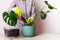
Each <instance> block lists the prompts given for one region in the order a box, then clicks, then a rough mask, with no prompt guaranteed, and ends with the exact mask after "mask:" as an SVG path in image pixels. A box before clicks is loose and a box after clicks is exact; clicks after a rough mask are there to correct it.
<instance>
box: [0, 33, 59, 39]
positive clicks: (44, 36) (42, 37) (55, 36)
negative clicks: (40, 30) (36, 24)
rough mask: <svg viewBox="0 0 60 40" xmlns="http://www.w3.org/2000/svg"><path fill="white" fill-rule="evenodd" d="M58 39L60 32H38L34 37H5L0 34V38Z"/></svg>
mask: <svg viewBox="0 0 60 40" xmlns="http://www.w3.org/2000/svg"><path fill="white" fill-rule="evenodd" d="M11 38H12V40H60V34H47V33H46V34H40V35H38V36H35V37H20V36H19V37H6V36H5V35H2V34H1V35H0V40H11Z"/></svg>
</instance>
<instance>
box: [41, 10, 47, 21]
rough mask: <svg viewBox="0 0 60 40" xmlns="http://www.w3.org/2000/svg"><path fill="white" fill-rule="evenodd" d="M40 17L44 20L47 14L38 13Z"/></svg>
mask: <svg viewBox="0 0 60 40" xmlns="http://www.w3.org/2000/svg"><path fill="white" fill-rule="evenodd" d="M40 17H41V19H42V20H44V19H46V17H47V14H46V13H45V12H44V11H41V12H40Z"/></svg>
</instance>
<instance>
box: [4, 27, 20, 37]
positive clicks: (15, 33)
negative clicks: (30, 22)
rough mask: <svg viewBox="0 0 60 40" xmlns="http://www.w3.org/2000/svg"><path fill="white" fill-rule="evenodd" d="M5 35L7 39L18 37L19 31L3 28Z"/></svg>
mask: <svg viewBox="0 0 60 40" xmlns="http://www.w3.org/2000/svg"><path fill="white" fill-rule="evenodd" d="M4 32H5V35H6V36H7V37H17V36H19V29H18V28H12V27H11V28H9V29H7V28H4Z"/></svg>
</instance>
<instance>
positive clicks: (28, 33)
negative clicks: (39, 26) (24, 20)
mask: <svg viewBox="0 0 60 40" xmlns="http://www.w3.org/2000/svg"><path fill="white" fill-rule="evenodd" d="M22 34H23V36H25V37H33V36H34V26H22Z"/></svg>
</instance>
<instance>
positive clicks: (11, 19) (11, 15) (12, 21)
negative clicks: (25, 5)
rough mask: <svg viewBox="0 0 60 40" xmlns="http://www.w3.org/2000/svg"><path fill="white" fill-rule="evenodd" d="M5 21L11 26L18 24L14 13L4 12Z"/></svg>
mask: <svg viewBox="0 0 60 40" xmlns="http://www.w3.org/2000/svg"><path fill="white" fill-rule="evenodd" d="M8 18H9V19H8ZM3 19H4V21H5V22H6V23H7V24H8V25H10V26H15V25H16V24H17V15H16V14H15V12H14V11H10V12H8V13H7V12H4V13H3Z"/></svg>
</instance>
